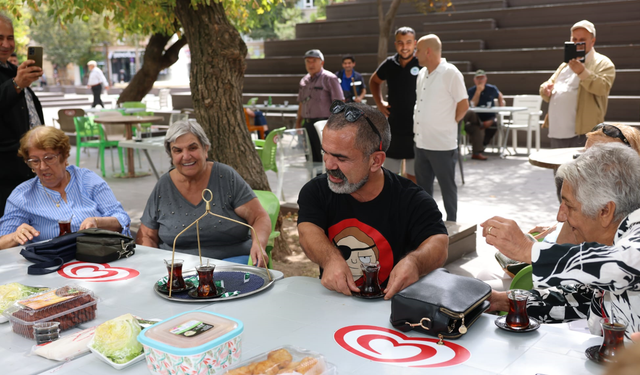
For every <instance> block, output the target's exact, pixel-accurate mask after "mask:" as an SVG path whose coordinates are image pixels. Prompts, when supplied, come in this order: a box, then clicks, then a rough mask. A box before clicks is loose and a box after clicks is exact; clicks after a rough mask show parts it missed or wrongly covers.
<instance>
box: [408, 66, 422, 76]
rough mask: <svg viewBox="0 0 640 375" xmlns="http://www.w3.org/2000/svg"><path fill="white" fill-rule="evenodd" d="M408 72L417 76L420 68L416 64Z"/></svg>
mask: <svg viewBox="0 0 640 375" xmlns="http://www.w3.org/2000/svg"><path fill="white" fill-rule="evenodd" d="M410 72H411V74H412V75H414V76H417V75H418V73H420V68H418V67H417V66H414V67H413V68H411V70H410Z"/></svg>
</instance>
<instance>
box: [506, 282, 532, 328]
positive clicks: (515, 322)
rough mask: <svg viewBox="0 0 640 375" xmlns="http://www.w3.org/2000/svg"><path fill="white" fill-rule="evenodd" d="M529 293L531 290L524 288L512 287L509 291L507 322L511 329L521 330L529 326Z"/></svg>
mask: <svg viewBox="0 0 640 375" xmlns="http://www.w3.org/2000/svg"><path fill="white" fill-rule="evenodd" d="M529 294H530V293H529V291H527V290H523V289H511V290H509V291H508V292H507V297H508V298H509V313H508V314H507V319H506V323H507V325H508V326H509V327H510V328H511V329H515V330H519V329H526V328H527V327H529V314H527V299H528V298H529Z"/></svg>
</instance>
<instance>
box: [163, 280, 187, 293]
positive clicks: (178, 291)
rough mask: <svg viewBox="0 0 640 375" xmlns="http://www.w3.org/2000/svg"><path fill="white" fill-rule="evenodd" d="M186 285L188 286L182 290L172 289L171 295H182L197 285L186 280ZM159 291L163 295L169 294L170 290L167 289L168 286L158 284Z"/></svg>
mask: <svg viewBox="0 0 640 375" xmlns="http://www.w3.org/2000/svg"><path fill="white" fill-rule="evenodd" d="M184 283H185V285H186V286H187V287H186V288H180V289H175V288H174V289H171V293H182V292H186V291H187V290H191V289H193V288H195V287H196V285H195V284H194V283H193V282H192V281H191V280H186V281H185V282H184ZM158 290H159V291H160V292H161V293H164V294H169V288H167V284H158Z"/></svg>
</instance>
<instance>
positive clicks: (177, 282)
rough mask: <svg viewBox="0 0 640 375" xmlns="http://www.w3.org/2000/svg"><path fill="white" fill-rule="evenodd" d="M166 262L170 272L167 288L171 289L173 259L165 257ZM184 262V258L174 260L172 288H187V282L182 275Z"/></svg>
mask: <svg viewBox="0 0 640 375" xmlns="http://www.w3.org/2000/svg"><path fill="white" fill-rule="evenodd" d="M164 264H165V265H166V266H167V272H168V273H169V279H167V290H168V289H169V285H168V284H169V280H170V279H171V259H165V260H164ZM183 264H184V260H182V259H174V260H173V281H172V283H171V289H172V290H173V289H186V288H187V284H186V283H185V282H184V278H183V277H182V265H183Z"/></svg>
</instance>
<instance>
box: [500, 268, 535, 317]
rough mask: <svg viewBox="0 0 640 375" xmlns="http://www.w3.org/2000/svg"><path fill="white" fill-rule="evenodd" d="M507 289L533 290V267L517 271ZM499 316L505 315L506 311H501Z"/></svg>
mask: <svg viewBox="0 0 640 375" xmlns="http://www.w3.org/2000/svg"><path fill="white" fill-rule="evenodd" d="M509 289H524V290H531V289H533V267H532V266H531V265H528V266H526V267H525V268H523V269H521V270H520V271H518V273H517V274H516V275H515V276H514V277H513V280H511V285H510V286H509ZM500 315H507V312H506V311H501V312H500Z"/></svg>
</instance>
